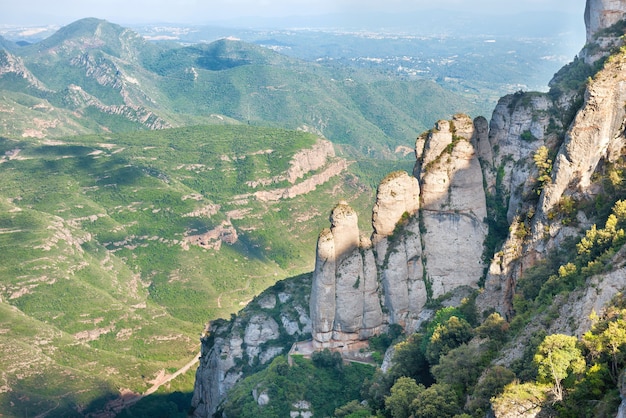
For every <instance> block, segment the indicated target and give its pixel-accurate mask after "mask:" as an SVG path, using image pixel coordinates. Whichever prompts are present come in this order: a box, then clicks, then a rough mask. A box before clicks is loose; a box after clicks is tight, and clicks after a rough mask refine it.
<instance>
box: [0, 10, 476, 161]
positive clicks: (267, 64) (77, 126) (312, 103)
mask: <svg viewBox="0 0 626 418" xmlns="http://www.w3.org/2000/svg"><path fill="white" fill-rule="evenodd" d="M0 42H1V43H2V45H3V46H4V49H3V50H1V51H0V74H1V75H2V77H1V78H0V90H1V91H2V92H3V95H2V98H1V99H0V105H2V108H3V109H5V110H4V111H3V112H4V113H5V115H6V116H7V117H3V118H2V120H3V123H2V126H0V134H3V135H6V136H9V137H44V136H46V137H49V136H62V135H71V134H82V133H92V132H96V133H97V132H121V131H127V130H129V129H158V128H164V127H170V126H183V125H190V124H207V123H209V124H215V123H246V124H251V125H266V126H268V125H269V126H279V127H284V128H290V129H296V128H302V129H306V130H309V131H315V132H317V133H319V134H321V135H324V136H326V137H327V138H329V139H331V140H332V141H333V142H335V143H336V144H343V145H345V146H347V147H349V148H352V149H354V150H356V151H357V152H358V153H359V154H366V155H367V154H370V155H387V156H389V155H391V154H392V153H393V151H394V149H395V148H396V147H397V146H398V145H406V144H411V142H412V141H414V138H415V137H416V136H417V135H418V133H419V132H421V131H422V130H424V129H425V128H426V127H427V126H430V125H431V124H432V123H433V122H434V120H436V118H438V117H439V116H440V115H449V114H452V113H454V112H455V111H457V110H464V111H468V112H470V113H472V112H475V111H477V109H478V106H477V105H476V104H473V103H470V102H469V100H466V99H463V98H461V97H459V96H458V95H455V94H452V93H450V92H448V91H447V90H445V89H443V88H442V87H440V86H438V85H437V84H435V83H434V82H432V81H428V80H416V81H398V80H393V81H392V80H389V78H388V77H385V76H384V75H381V74H378V75H377V74H375V73H374V74H373V73H372V72H365V71H357V70H354V69H345V68H343V67H341V68H337V67H333V66H323V65H319V64H314V63H309V62H305V61H302V60H298V59H295V58H289V57H286V56H284V55H281V54H279V53H276V52H273V51H271V50H269V49H266V48H262V47H260V46H256V45H254V44H248V43H243V42H241V41H236V40H228V39H222V40H219V41H216V42H213V43H211V44H202V45H192V46H181V45H179V44H174V43H156V44H155V43H150V42H147V41H146V40H144V39H143V38H142V37H141V36H139V35H138V34H137V33H135V32H134V31H132V30H129V29H125V28H123V27H121V26H118V25H115V24H112V23H109V22H106V21H103V20H98V19H83V20H80V21H77V22H75V23H72V24H70V25H68V26H66V27H64V28H62V29H60V30H59V31H58V32H57V33H55V34H54V35H52V36H51V37H49V38H47V39H45V40H43V41H41V42H38V43H36V44H32V45H28V46H22V47H19V46H17V45H16V44H14V43H11V42H9V41H7V40H6V39H3V40H1V41H0ZM7 109H10V110H7ZM9 115H10V116H9ZM33 120H37V121H38V122H37V124H35V125H33V124H32V121H33Z"/></svg>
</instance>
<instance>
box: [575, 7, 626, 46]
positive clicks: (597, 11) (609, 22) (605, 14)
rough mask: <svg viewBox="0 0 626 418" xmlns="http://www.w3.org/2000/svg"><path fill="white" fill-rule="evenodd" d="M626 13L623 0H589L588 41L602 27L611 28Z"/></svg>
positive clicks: (586, 17) (587, 10)
mask: <svg viewBox="0 0 626 418" xmlns="http://www.w3.org/2000/svg"><path fill="white" fill-rule="evenodd" d="M624 14H626V3H624V2H623V1H621V0H587V4H586V7H585V26H586V27H587V42H588V43H589V42H590V41H592V40H593V38H594V36H595V35H596V34H597V33H598V32H599V31H601V30H602V29H606V28H609V27H611V26H613V25H614V24H616V23H617V22H619V21H620V20H622V19H623V18H624Z"/></svg>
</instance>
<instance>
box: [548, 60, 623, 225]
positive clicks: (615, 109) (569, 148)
mask: <svg viewBox="0 0 626 418" xmlns="http://www.w3.org/2000/svg"><path fill="white" fill-rule="evenodd" d="M625 70H626V53H624V52H621V53H618V54H616V55H613V56H612V57H611V59H610V60H609V62H608V63H607V64H606V65H605V67H604V69H603V70H601V71H600V72H599V73H598V74H596V76H595V77H594V79H593V81H592V82H591V83H590V84H589V85H588V87H587V91H586V93H585V101H584V103H583V106H582V108H581V109H580V111H579V112H578V114H577V116H576V119H575V120H574V122H573V124H572V126H571V128H570V129H569V131H568V132H567V135H566V137H565V141H564V143H563V145H562V146H561V148H560V150H559V153H558V155H557V157H556V159H555V161H554V175H553V176H552V182H551V183H550V184H548V185H546V187H545V189H544V193H543V194H542V196H541V201H540V205H539V209H540V210H541V214H542V216H543V217H542V221H543V223H544V224H545V220H546V217H547V214H548V213H549V212H550V211H551V210H552V209H554V207H555V205H556V204H557V203H558V202H559V200H560V199H561V198H562V197H563V195H564V193H565V192H566V190H567V192H568V193H578V194H583V195H584V194H589V193H592V191H591V190H590V185H591V178H592V176H593V174H594V173H595V172H596V170H597V168H598V165H599V163H600V161H607V162H614V161H616V160H617V158H619V157H620V156H621V151H622V148H623V147H624V145H625V138H624V126H625V125H624V124H625V122H626V111H625V109H624V103H625V102H626V72H625Z"/></svg>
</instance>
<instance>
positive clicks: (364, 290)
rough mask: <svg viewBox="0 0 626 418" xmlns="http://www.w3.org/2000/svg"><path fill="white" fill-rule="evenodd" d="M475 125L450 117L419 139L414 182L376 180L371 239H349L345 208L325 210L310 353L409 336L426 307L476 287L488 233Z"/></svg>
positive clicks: (353, 230) (352, 232)
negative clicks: (401, 333) (398, 332)
mask: <svg viewBox="0 0 626 418" xmlns="http://www.w3.org/2000/svg"><path fill="white" fill-rule="evenodd" d="M481 122H482V120H480V121H479V122H478V125H479V126H481V129H477V128H475V126H474V122H473V121H472V120H471V119H470V118H469V117H467V116H465V115H455V117H454V118H453V120H452V121H443V120H442V121H439V122H438V123H437V126H436V127H435V129H433V130H431V131H430V132H429V133H428V134H426V135H423V136H421V137H420V138H419V139H418V141H417V144H416V156H417V157H418V161H417V163H416V168H415V170H414V173H416V176H417V177H418V178H419V179H418V178H416V177H415V176H411V175H409V174H407V173H405V172H395V173H391V174H390V175H388V176H387V177H386V178H385V179H383V180H382V182H381V184H380V186H379V187H378V192H377V197H376V204H375V205H374V209H373V213H372V227H373V230H374V233H373V235H372V237H371V239H365V238H361V239H360V240H359V239H358V235H359V231H358V227H357V222H356V215H355V213H354V211H353V210H352V209H350V208H349V207H347V206H346V205H345V204H339V205H338V206H337V207H336V208H335V209H334V210H333V212H332V214H331V223H332V226H331V229H330V230H328V229H327V230H324V231H322V233H321V234H320V237H319V240H318V248H317V258H316V268H315V272H314V274H313V285H312V286H313V288H312V296H311V319H312V322H313V341H314V345H315V346H316V347H318V348H326V347H330V348H341V349H343V350H349V349H350V345H351V344H355V343H357V342H359V341H362V340H364V339H366V338H368V337H371V336H372V335H375V334H378V333H380V332H381V331H383V330H384V329H386V327H387V326H389V325H390V324H399V325H401V326H402V327H403V328H405V329H407V330H408V331H413V330H415V329H416V326H417V324H418V323H419V319H420V314H421V313H422V310H423V308H424V305H425V304H426V302H427V301H428V300H429V299H435V298H438V297H440V296H442V295H444V294H446V293H448V292H450V291H453V290H455V289H457V288H459V287H464V286H468V287H474V288H475V287H477V286H478V282H479V280H480V277H481V275H482V274H483V270H484V266H483V262H482V258H481V256H482V253H483V241H484V239H485V236H486V234H487V227H486V224H485V223H484V219H485V217H486V216H487V209H486V200H485V192H484V188H483V180H482V172H481V166H480V163H479V160H478V154H477V153H476V148H475V145H474V144H476V143H477V142H478V141H479V140H480V138H479V136H481V135H482V136H484V134H485V132H486V131H485V129H484V126H483V125H481ZM482 140H483V141H486V138H484V137H483V138H482ZM420 201H421V206H420Z"/></svg>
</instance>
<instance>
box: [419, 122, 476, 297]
mask: <svg viewBox="0 0 626 418" xmlns="http://www.w3.org/2000/svg"><path fill="white" fill-rule="evenodd" d="M482 133H484V132H482ZM477 134H478V131H477V130H476V129H475V128H474V123H473V121H472V120H471V119H470V118H469V117H468V116H466V115H455V116H454V118H453V120H452V121H451V122H444V121H441V122H438V124H437V130H436V132H432V133H431V134H430V135H428V137H427V138H426V140H425V143H424V151H423V152H422V153H421V154H422V159H421V160H418V161H417V164H416V169H415V172H417V173H419V175H420V184H421V199H422V211H421V222H422V223H423V225H424V228H423V229H424V230H425V232H424V234H423V236H422V239H423V252H424V255H423V256H424V258H425V259H426V262H425V263H424V264H425V267H426V276H427V280H428V281H429V282H430V285H431V289H432V294H431V295H430V296H431V297H432V298H437V297H439V296H442V295H443V294H445V293H447V292H449V291H451V290H453V289H455V288H457V287H461V286H470V287H476V286H477V285H478V280H479V278H480V277H481V276H482V274H483V270H484V265H483V262H482V253H483V242H484V240H485V237H486V236H487V231H488V228H487V225H486V223H485V218H486V217H487V203H486V199H485V191H484V187H483V174H482V169H481V166H480V162H479V160H478V156H477V153H476V149H475V146H474V144H476V143H477V142H478V138H477V136H476V135H477ZM482 140H483V141H484V138H483V139H482ZM417 153H419V152H417ZM417 153H416V154H417Z"/></svg>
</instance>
